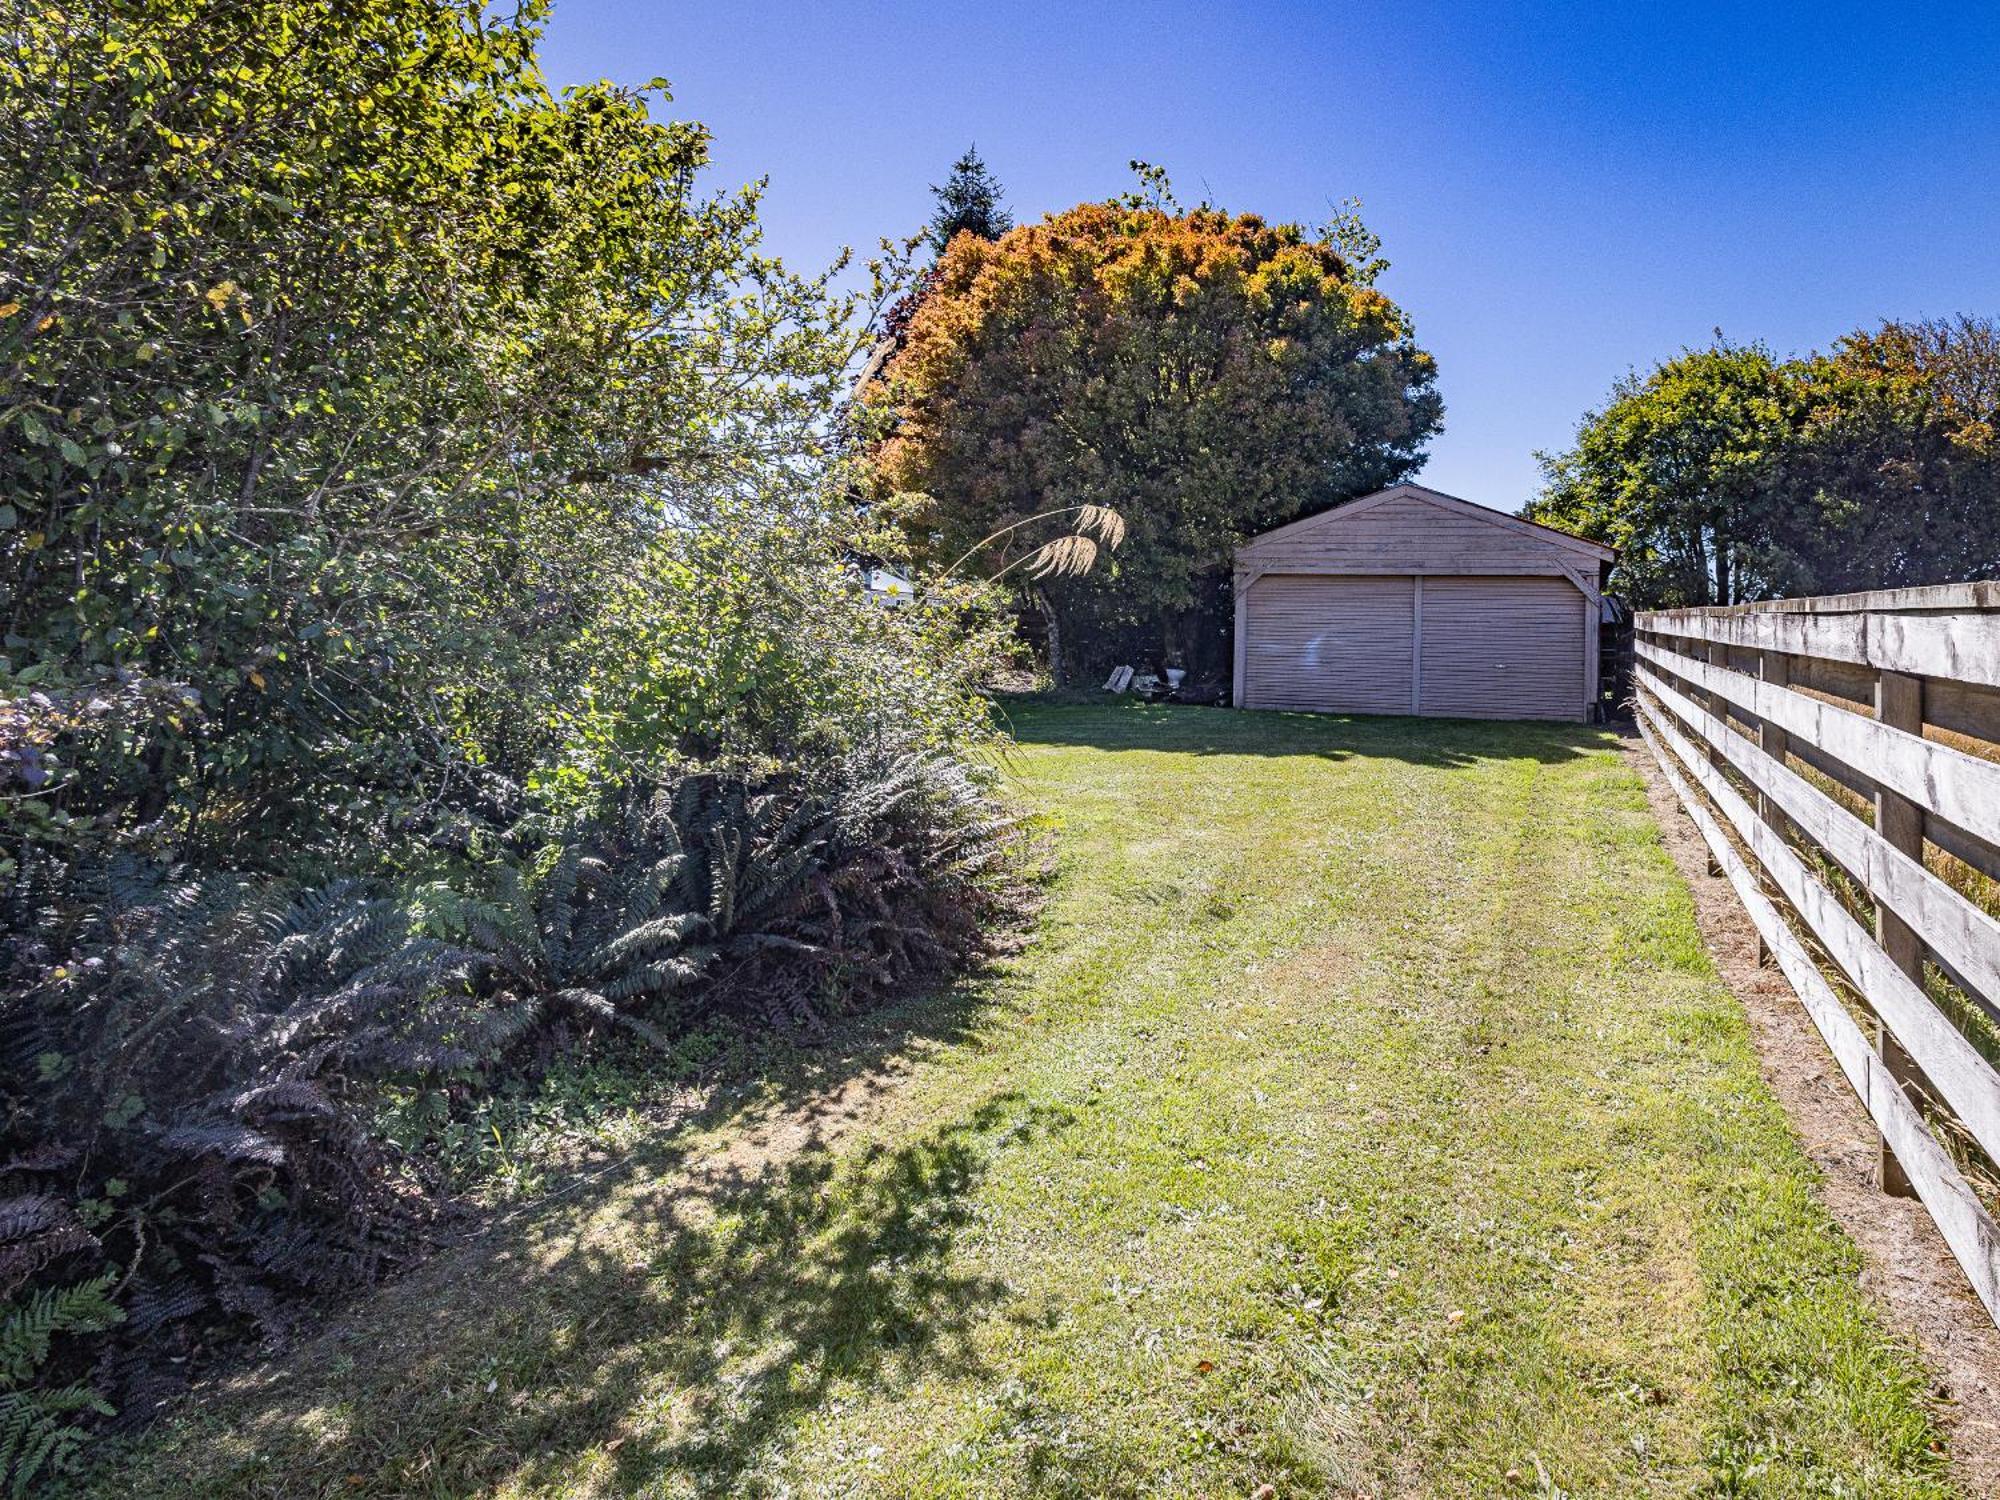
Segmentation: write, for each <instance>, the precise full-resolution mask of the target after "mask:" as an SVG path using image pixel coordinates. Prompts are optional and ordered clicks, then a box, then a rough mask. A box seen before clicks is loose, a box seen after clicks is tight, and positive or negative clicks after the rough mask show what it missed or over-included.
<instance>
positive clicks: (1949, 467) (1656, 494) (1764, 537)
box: [1527, 319, 2000, 606]
mask: <svg viewBox="0 0 2000 1500" xmlns="http://www.w3.org/2000/svg"><path fill="white" fill-rule="evenodd" d="M1996 392H2000V337H1996V335H1995V332H1994V329H1993V327H1992V325H1991V324H1990V323H1982V322H1980V321H1979V320H1974V319H1958V320H1952V321H1950V322H1941V323H1932V324H1917V325H1905V324H1893V323H1891V324H1885V325H1883V327H1882V328H1880V329H1878V330H1875V331H1873V332H1862V333H1856V334H1851V335H1849V336H1848V337H1847V338H1845V339H1843V340H1841V341H1840V343H1839V344H1837V345H1836V346H1835V348H1834V350H1833V352H1832V353H1830V354H1825V355H1810V356H1807V357H1804V358H1801V359H1795V360H1789V361H1778V360H1776V359H1774V358H1773V357H1772V356H1771V355H1770V353H1769V352H1768V351H1767V350H1764V349H1762V348H1761V347H1757V346H1748V347H1744V346H1737V345H1731V344H1728V343H1718V344H1717V345H1716V346H1715V347H1713V348H1710V349H1703V350H1691V351H1689V352H1687V353H1685V354H1682V355H1680V356H1678V357H1676V358H1674V359H1672V360H1669V361H1668V362H1667V363H1665V364H1663V365H1661V366H1660V367H1659V368H1658V369H1656V370H1654V371H1653V372H1652V373H1651V374H1649V375H1647V376H1644V377H1634V378H1633V379H1630V380H1627V381H1625V382H1622V383H1621V384H1620V385H1619V386H1618V387H1617V388H1616V390H1615V391H1614V392H1613V399H1612V400H1611V401H1610V402H1609V403H1608V404H1607V405H1606V406H1605V407H1604V409H1603V410H1602V411H1599V412H1594V413H1591V414H1590V415H1588V416H1586V417H1585V418H1584V420H1583V422H1582V424H1581V425H1580V427H1579V428H1578V432H1577V439H1576V443H1575V446H1574V447H1572V448H1571V449H1569V450H1568V451H1566V452H1564V453H1561V454H1556V455H1550V456H1545V457H1544V459H1543V463H1544V469H1545V473H1546V476H1547V480H1546V484H1545V487H1544V489H1543V491H1542V493H1541V495H1540V496H1539V497H1538V498H1537V499H1536V500H1535V501H1534V503H1533V504H1532V505H1530V506H1529V508H1528V511H1527V514H1528V515H1530V516H1531V517H1533V518H1534V519H1536V520H1541V521H1546V522H1548V523H1549V524H1551V525H1556V526H1562V527H1565V528H1567V529H1570V530H1573V531H1578V532H1580V533H1582V534H1583V535H1586V536H1591V537H1595V538H1597V539H1599V540H1602V541H1607V542H1610V543H1612V544H1613V545H1615V546H1617V547H1619V548H1620V549H1621V556H1620V558H1619V565H1618V587H1619V588H1620V589H1621V590H1622V591H1623V592H1624V593H1626V594H1627V595H1628V596H1629V597H1630V598H1631V599H1632V600H1633V601H1634V602H1635V603H1637V604H1640V605H1650V606H1672V605H1686V604H1728V603H1735V602H1737V601H1739V600H1745V599H1758V598H1768V597H1774V596H1778V595H1784V594H1806V593H1826V592H1838V591H1844V590H1851V589H1865V588H1895V587H1902V586H1906V585H1913V584H1922V583H1938V582H1949V581H1952V580H1954V579H1963V578H1981V577H1988V576H1991V574H1992V573H1993V572H1994V571H1995V569H1996V568H2000V454H1996V448H1995V443H1994V438H1993V434H1994V431H1995V413H1996V401H1995V393H1996Z"/></svg>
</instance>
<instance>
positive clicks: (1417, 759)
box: [997, 697, 1610, 766]
mask: <svg viewBox="0 0 2000 1500" xmlns="http://www.w3.org/2000/svg"><path fill="white" fill-rule="evenodd" d="M997 711H998V712H999V714H1000V717H1001V720H1002V722H1003V723H1004V724H1005V725H1006V727H1007V728H1008V730H1009V732H1010V733H1012V735H1013V737H1014V738H1015V740H1017V741H1018V742H1020V743H1021V744H1024V745H1081V746H1088V747H1090V748H1092V749H1097V750H1120V751H1122V750H1152V751H1159V752H1162V753H1166V754H1174V755H1249V756H1312V757H1317V758H1319V759H1322V760H1336V761H1338V760H1348V759H1354V758H1361V759H1392V760H1401V761H1407V762H1409V763H1411V764H1414V765H1425V766H1464V765H1473V764H1475V763H1477V762H1479V761H1483V760H1523V759H1526V760H1536V761H1541V762H1544V763H1547V764H1555V763H1558V762H1562V761H1568V760H1574V759H1576V758H1578V757H1579V756H1585V755H1590V754H1593V753H1597V752H1600V751H1602V750H1604V749H1605V748H1606V746H1607V744H1608V741H1607V739H1606V736H1607V734H1608V733H1609V732H1610V731H1608V730H1606V729H1605V728H1604V727H1603V726H1600V725H1591V724H1569V723H1551V722H1536V721H1527V720H1494V719H1419V718H1410V717H1403V716H1395V717H1388V716H1384V717H1371V716H1367V715H1360V714H1308V713H1285V712H1279V711H1274V710H1266V709H1257V710H1246V709H1230V708H1201V707H1193V706H1190V705H1185V704H1172V703H1160V704H1155V703H1142V702H1138V701H1135V700H1130V699H1117V700H1112V701H1101V702H1097V703H1081V704H1080V703H1072V702H1058V701H1053V700H1048V699H1039V698H1028V697H1021V698H1013V699H1007V700H1001V701H1000V702H999V703H998V704H997Z"/></svg>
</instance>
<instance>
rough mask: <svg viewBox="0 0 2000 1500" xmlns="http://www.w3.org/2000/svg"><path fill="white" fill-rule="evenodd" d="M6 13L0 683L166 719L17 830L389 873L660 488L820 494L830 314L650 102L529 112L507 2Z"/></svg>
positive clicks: (0, 115) (653, 530)
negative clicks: (308, 855) (143, 697)
mask: <svg viewBox="0 0 2000 1500" xmlns="http://www.w3.org/2000/svg"><path fill="white" fill-rule="evenodd" d="M7 11H8V19H7V24H6V32H7V36H8V39H9V47H8V49H7V51H6V52H5V54H4V55H0V137H4V138H5V139H6V140H7V141H8V142H9V146H8V148H7V149H6V151H5V152H4V153H0V244H4V247H5V255H6V266H7V281H8V284H9V285H10V286H11V287H14V288H17V289H18V290H17V291H15V292H12V293H9V294H8V295H9V296H10V297H11V300H10V301H8V302H6V303H5V304H4V305H0V311H4V313H5V316H4V317H0V368H4V369H5V371H6V377H5V380H4V383H0V430H4V431H6V432H7V434H8V441H7V442H6V443H4V444H0V492H3V493H4V494H5V495H6V496H7V504H6V505H5V507H4V508H0V614H4V617H5V620H6V632H7V638H6V642H5V647H4V652H5V654H4V658H0V670H4V671H5V673H6V674H7V675H8V676H9V677H11V679H12V680H13V681H14V682H15V683H16V684H19V685H21V686H22V687H33V688H36V689H40V690H43V691H52V690H60V689H64V688H79V689H84V690H87V691H91V692H96V691H100V690H102V689H104V688H106V687H108V686H113V685H116V684H119V683H124V682H128V681H132V680H139V681H157V682H162V683H170V684H173V685H174V686H175V687H176V688H178V689H180V690H182V691H184V693H185V695H186V701H185V703H184V704H183V705H182V706H181V707H180V708H178V709H177V710H176V711H175V712H174V713H172V714H158V713H155V714H148V715H143V716H142V715H133V716H130V717H128V718H126V719H124V720H123V721H122V722H121V723H120V724H119V725H118V726H116V729H115V732H107V733H103V734H100V735H98V736H96V737H95V738H94V739H93V740H92V742H91V743H90V744H89V746H88V747H87V749H88V757H89V762H90V766H89V769H90V774H89V775H88V776H87V777H85V776H77V777H75V778H74V779H72V780H71V781H70V782H69V783H68V784H67V785H66V786H64V787H62V788H61V789H60V791H59V793H55V792H52V793H46V794H45V795H44V797H43V799H42V800H43V801H44V802H45V803H46V802H50V801H53V802H54V803H55V804H56V805H58V806H59V807H62V808H66V809H68V810H71V811H74V812H78V813H83V814H88V815H89V816H93V817H96V816H102V815H104V814H107V813H109V814H111V815H113V816H115V817H117V818H119V819H120V820H122V821H125V822H128V823H130V824H134V825H138V824H145V825H149V826H155V827H156V829H157V833H158V836H159V837H160V838H161V839H162V840H163V841H169V842H170V843H171V845H172V847H174V848H175V850H176V851H177V852H182V853H200V852H203V851H209V850H216V849H223V850H229V851H233V852H236V853H239V854H240V853H241V852H243V851H245V850H246V849H250V850H255V851H257V853H258V854H259V855H260V856H262V857H264V858H267V859H268V858H271V857H273V856H276V855H278V854H279V852H280V851H297V850H300V849H317V848H320V847H323V846H325V845H327V844H332V845H333V846H334V847H335V848H336V849H342V850H348V851H352V850H354V849H359V848H365V847H371V846H379V845H380V843H381V841H382V840H383V839H384V837H385V836H394V835H396V834H398V833H400V832H403V831H405V825H407V824H408V822H409V820H410V819H412V818H419V819H421V818H423V817H426V816H428V815H430V814H432V813H434V812H435V811H436V809H437V807H438V806H439V805H440V804H447V805H448V804H451V803H455V802H464V801H468V800H475V799H476V797H477V795H478V793H477V787H476V779H477V768H480V767H495V768H498V769H500V770H503V771H505V772H508V773H509V774H512V775H514V776H516V777H517V778H520V777H525V775H526V774H527V773H528V771H529V770H530V769H531V767H532V765H533V764H534V763H535V760H536V758H537V757H538V756H539V755H541V754H543V753H545V752H546V751H547V749H548V747H549V743H550V739H549V734H548V728H549V725H550V720H551V717H552V714H553V713H554V711H555V709H556V707H557V706H559V705H561V704H563V703H565V702H566V701H567V698H568V693H569V688H570V686H571V684H572V683H573V682H574V680H575V677H576V675H577V674H578V672H579V669H580V663H581V661H582V659H583V658H582V657H581V656H579V654H578V653H579V651H580V649H581V637H582V635H583V629H582V627H583V626H584V625H585V624H586V623H587V622H588V621H589V620H590V619H592V618H594V617H595V616H596V614H597V613H598V611H599V609H600V608H601V606H602V604H603V601H604V596H605V594H606V593H607V591H612V590H616V589H618V588H619V587H621V586H623V585H624V584H625V583H626V582H627V581H628V580H630V579H631V578H633V577H634V576H638V575H642V574H643V573H644V570H645V568H646V566H647V559H648V557H649V554H650V549H651V545H652V542H653V539H654V537H655V536H656V534H657V533H658V531H659V530H660V528H661V526H662V525H664V524H668V523H669V522H670V521H671V520H672V519H673V518H675V517H677V516H678V515H680V514H681V512H682V511H683V509H684V508H685V505H686V504H687V497H688V496H690V495H700V494H702V493H706V492H708V491H710V490H713V489H716V488H721V487H726V486H733V485H734V484H736V483H738V482H740V479H741V478H742V476H744V475H755V474H760V473H766V472H769V471H770V470H771V469H772V468H773V466H774V465H775V464H777V463H778V462H780V461H781V460H783V461H788V462H792V463H793V466H792V467H791V468H790V469H789V470H788V473H789V477H790V478H791V479H792V480H793V481H794V483H795V484H798V483H799V482H800V481H801V480H803V482H804V484H806V485H809V484H810V482H811V480H810V476H809V475H805V474H803V473H802V471H800V470H799V469H798V468H797V467H796V463H795V461H796V460H797V459H799V458H800V457H801V456H805V457H807V458H808V459H809V457H810V454H811V453H812V451H813V450H814V448H815V445H816V439H815V438H814V436H813V429H814V427H815V425H816V424H817V423H819V422H820V421H821V420H822V419H823V417H824V414H825V412H826V410H827V406H828V403H829V401H830V400H831V398H832V395H833V393H834V391H835V390H836V389H837V387H838V383H839V379H840V372H841V369H842V367H843V365H844V363H845V361H846V358H847V355H848V353H849V352H850V350H851V348H852V345H853V342H854V338H855V334H854V332H853V331H852V329H851V328H850V327H849V326H848V322H847V315H848V314H849V312H850V311H851V310H852V309H851V307H850V305H849V304H847V303H845V302H843V301H841V300H840V299H836V298H831V297H829V296H827V295H826V294H825V292H824V289H823V285H822V284H821V283H820V282H816V281H812V280H802V279H800V278H797V277H794V276H791V275H789V274H788V273H786V272H785V271H784V270H783V269H782V268H780V267H779V266H777V265H776V264H775V263H773V262H771V261H769V260H768V259H766V258H764V257H762V256H761V255H760V254H759V253H758V250H757V236H758V231H757V225H756V217H755V206H756V204H755V196H754V194H753V193H742V194H733V195H723V196H719V197H705V196H703V195H702V193H701V192H700V190H699V189H698V188H697V186H696V178H697V174H698V173H699V172H700V170H701V168H702V167H703V165H704V163H705V162H706V159H707V152H708V144H707V136H706V133H705V132H704V131H703V130H702V129H701V127H699V126H697V125H691V124H676V123H659V122H655V121H653V120H652V119H651V118H650V114H649V110H650V108H651V106H653V105H654V104H656V103H660V102H663V101H664V97H665V96H664V94H663V93H662V92H661V91H659V90H657V89H655V90H641V91H627V90H622V89H617V88H613V87H610V86H593V87H590V88H585V89H579V90H572V91H569V92H567V93H564V94H560V95H558V94H555V93H553V92H551V91H550V90H549V89H548V88H547V87H546V85H545V84H544V83H543V82H542V80H541V77H540V75H539V73H538V72H537V70H536V67H535V63H534V48H535V45H536V41H537V35H538V31H537V27H538V22H539V19H540V15H541V6H540V5H539V4H538V3H531V4H529V5H528V6H526V7H525V8H524V9H522V10H521V11H519V12H514V13H509V12H506V11H504V10H503V11H498V12H495V11H484V10H481V9H478V8H474V9H471V10H467V9H466V8H464V7H462V6H457V5H451V4H446V3H443V0H366V3H362V4H347V3H339V4H335V3H332V0H257V3H253V4H250V5H224V4H219V3H216V0H175V3H172V4H167V5H160V4H154V3H151V0H146V3H136V0H119V3H113V4H110V5H106V6H93V7H87V8H86V7H81V6H71V5H66V4H58V5H54V6H49V5H42V4H29V3H26V0H7ZM502 702H504V703H505V704H506V712H505V713H504V714H501V713H498V712H495V711H494V707H493V705H495V704H497V703H502ZM83 748H84V747H79V749H80V751H81V750H82V749H83ZM328 781H337V782H338V784H339V785H340V786H341V787H342V794H341V795H340V796H338V797H332V798H329V797H326V796H324V795H321V794H320V793H319V790H318V789H319V788H320V787H321V786H323V785H324V784H325V783H326V782H328ZM419 789H422V790H421V791H420V790H419Z"/></svg>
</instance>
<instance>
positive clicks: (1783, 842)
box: [1633, 584, 2000, 1323]
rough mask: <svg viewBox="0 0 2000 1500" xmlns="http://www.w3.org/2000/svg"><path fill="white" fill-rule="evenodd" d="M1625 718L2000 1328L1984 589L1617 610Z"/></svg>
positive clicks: (1997, 867) (1998, 974)
mask: <svg viewBox="0 0 2000 1500" xmlns="http://www.w3.org/2000/svg"><path fill="white" fill-rule="evenodd" d="M1633 623H1634V640H1633V657H1634V675H1633V689H1634V696H1635V699H1636V704H1635V706H1636V709H1637V713H1638V718H1639V727H1640V732H1641V733H1642V734H1643V735H1644V736H1645V739H1646V742H1647V744H1648V745H1649V746H1650V747H1651V748H1652V751H1653V754H1654V755H1655V757H1656V758H1657V759H1658V761H1659V764H1660V767H1661V769H1662V771H1663V772H1664V773H1665V775H1666V779H1667V781H1668V783H1669V784H1670V785H1671V786H1672V787H1673V789H1674V791H1675V793H1676V795H1678V796H1679V798H1680V800H1681V804H1682V806H1683V807H1684V808H1685V809H1686V811H1687V812H1688V814H1689V816H1690V817H1692V818H1693V819H1694V821H1695V824H1696V825H1697V827H1699V828H1700V830H1701V833H1702V837H1703V839H1704V840H1705V841H1706V842H1707V844H1708V848H1709V853H1710V858H1711V866H1710V869H1711V873H1713V874H1719V875H1723V876H1726V877H1727V878H1728V880H1729V881H1730V884H1731V885H1732V886H1733V887H1734V889H1735V891H1736V893H1737V895H1738V897H1739V898H1740V899H1741V900H1742V902H1743V905H1744V907H1745V909H1746V910H1747V911H1748V912H1749V914H1750V918H1751V920H1752V922H1753V923H1754V924H1755V925H1756V928H1757V932H1758V936H1759V939H1760V943H1761V948H1762V952H1763V953H1765V954H1768V955H1769V957H1770V958H1771V959H1772V960H1773V961H1775V962H1776V964H1777V965H1778V967H1779V968H1780V969H1781V970H1782V971H1783V972H1784V974H1785V976H1786V978H1788V979H1789V980H1790V981H1791V983H1792V987H1793V989H1794V990H1796V991H1797V993H1798V996H1799V998H1800V1000H1801V1001H1802V1002H1803V1003H1804V1005H1805V1008H1806V1011H1807V1013H1808V1014H1809V1015H1810V1016H1811V1017H1812V1020H1813V1023H1814V1024H1815V1026H1817V1027H1818V1029H1819V1032H1820V1035H1821V1036H1822V1037H1823V1038H1824V1039H1825V1041H1826V1044H1827V1047H1828V1048H1829V1050H1831V1052H1832V1053H1833V1056H1834V1058H1835V1060H1836V1061H1837V1062H1838V1064H1839V1065H1840V1069H1841V1071H1842V1073H1843V1074H1844V1075H1845V1076H1846V1078H1847V1080H1848V1082H1849V1084H1850V1085H1851V1086H1852V1087H1853V1089H1854V1091H1855V1093H1856V1094H1857V1095H1858V1096H1859V1098H1860V1100H1861V1102H1862V1104H1863V1105H1864V1106H1865V1107H1866V1108H1867V1110H1868V1113H1869V1116H1870V1118H1871V1119H1872V1120H1873V1121H1874V1123H1875V1127H1876V1129H1877V1130H1878V1131H1879V1132H1880V1135H1881V1138H1882V1158H1881V1177H1882V1182H1883V1186H1884V1188H1885V1189H1886V1190H1888V1191H1891V1192H1907V1193H1910V1194H1913V1195H1914V1196H1916V1197H1917V1198H1919V1199H1921V1200H1922V1202H1923V1204H1924V1207H1925V1208H1926V1209H1927V1210H1928V1212H1929V1213H1930V1215H1931V1218H1932V1219H1933V1220H1934V1221H1935V1222H1936V1224H1937V1226H1938V1228H1939V1230H1940V1231H1941V1232H1942V1234H1943V1236H1944V1239H1945V1242H1946V1244H1948V1245H1949V1246H1950V1247H1951V1251H1952V1253H1953V1255H1954V1256H1956V1257H1957V1259H1958V1262H1959V1264H1960V1265H1961V1266H1962V1267H1963V1268H1964V1270H1965V1274H1966V1277H1967V1279H1968V1280H1969V1281H1970V1282H1971V1285H1972V1289H1973V1291H1974V1292H1975V1293H1976V1294H1977V1295H1978V1297H1979V1300H1980V1301H1981V1302H1982V1303H1983V1304H1984V1305H1985V1307H1986V1310H1987V1313H1988V1315H1989V1316H1990V1317H1992V1318H1993V1320H1994V1321H1995V1322H1996V1323H2000V1226H1996V1224H1995V1220H1994V1206H1993V1201H1992V1200H1993V1199H1994V1198H1995V1197H1996V1196H2000V1194H1996V1181H1997V1180H2000V1169H1996V1167H1995V1163H1996V1161H2000V1070H1996V1068H1995V1065H1994V1060H1995V1059H1996V1058H2000V584H1951V585H1944V586H1941V587H1937V588H1927V589H1902V590H1893V591H1887V592H1878V593H1868V594H1845V595H1836V596H1830V597H1824V598H1818V599H1785V600H1777V601H1774V602H1771V603H1768V604H1755V605H1738V606H1733V607H1729V608H1721V609H1686V610H1662V611H1655V612H1652V613H1644V614H1640V615H1639V616H1638V617H1637V618H1636V619H1635V620H1634V622H1633Z"/></svg>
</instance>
